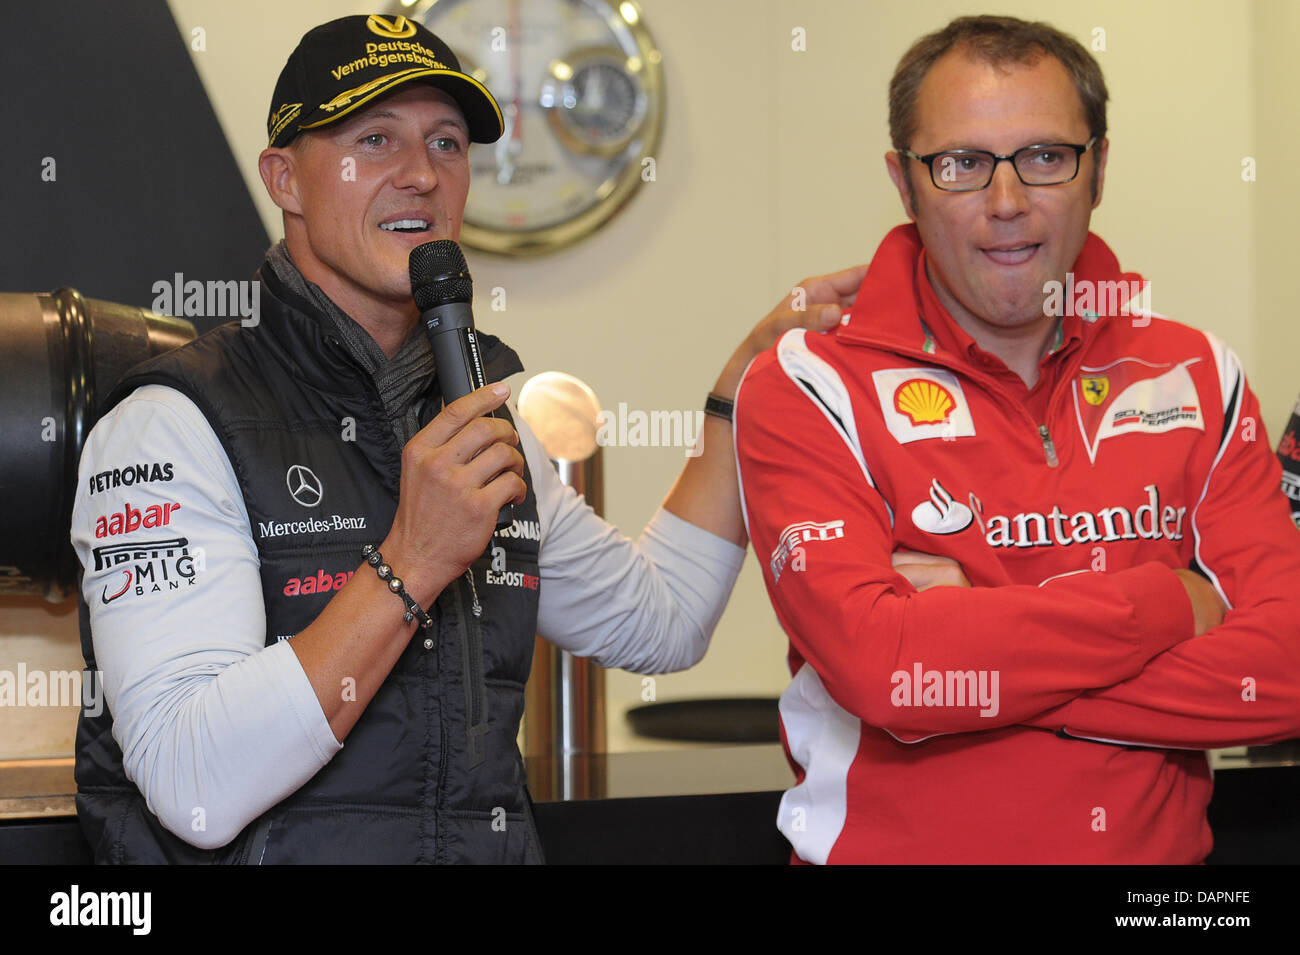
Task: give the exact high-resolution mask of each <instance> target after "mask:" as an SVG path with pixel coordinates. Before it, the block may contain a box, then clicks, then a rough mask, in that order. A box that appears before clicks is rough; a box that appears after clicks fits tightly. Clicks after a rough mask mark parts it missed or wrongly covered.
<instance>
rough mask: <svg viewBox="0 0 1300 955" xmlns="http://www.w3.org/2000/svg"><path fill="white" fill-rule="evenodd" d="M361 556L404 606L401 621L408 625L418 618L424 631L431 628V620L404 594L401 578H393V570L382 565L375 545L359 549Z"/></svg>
mask: <svg viewBox="0 0 1300 955" xmlns="http://www.w3.org/2000/svg"><path fill="white" fill-rule="evenodd" d="M361 556H362V557H364V558H365V559H366V563H367V564H369V565H370V566H371V567H373V568H375V573H377V574H378V575H379V579H380V580H382V581H383V582H384V583H386V584H388V589H389V590H391V591H392V592H393V593H395V594H397V596H399V597H401V598H402V603H403V604H405V605H406V613H404V614H402V619H403V620H405V621H406V622H407V623H410V622H411V621H412V620H415V619H417V618H418V619H419V621H420V626H422V627H423V628H424V629H425V630H428V629H430V628H431V627H432V626H433V618H432V617H430V616H429V615H428V614H427V613H425V612H424V611H423V610H421V609H420V605H419V604H418V603H416V602H415V598H413V597H412V596H411V595H410V594H408V593H407V592H406V587H405V585H404V584H403V583H402V578H401V577H394V576H393V568H391V567H389V566H388V565H387V564H385V563H384V558H383V555H382V554H380V553H379V551H377V550H376V549H375V545H374V544H367V545H366V546H365V547H363V548H361Z"/></svg>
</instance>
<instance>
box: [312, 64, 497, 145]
mask: <svg viewBox="0 0 1300 955" xmlns="http://www.w3.org/2000/svg"><path fill="white" fill-rule="evenodd" d="M423 76H447V77H454V78H456V79H458V80H464V81H465V82H466V83H469V84H470V85H471V86H473V87H474V88H475V89H477V90H478V91H479V92H481V93H482V94H483V95H484V96H485V97H486V98H487V101H488V102H489V103H491V104H492V110H493V112H495V113H496V118H497V134H496V136H494V137H493V139H492V141H495V140H496V139H499V138H500V137H501V135H502V134H503V133H504V132H505V128H506V124H505V120H504V118H503V117H502V116H501V107H500V106H498V105H497V101H496V97H495V96H493V95H492V93H491V92H490V91H489V90H488V88H487V87H486V86H484V85H483V84H482V83H480V82H479V81H478V80H476V79H474V77H472V76H470V75H468V74H467V73H458V72H456V71H455V70H402V71H401V72H400V73H393V74H391V75H389V76H381V77H380V78H379V79H377V80H371V81H370V82H369V83H363V84H362V85H361V86H358V87H357V88H356V90H349V91H348V92H345V93H340V94H339V95H338V96H336V97H334V99H333V100H331V102H336V101H338V100H340V99H344V98H345V97H347V96H348V95H349V94H350V93H355V92H356V91H357V90H367V92H366V93H365V95H363V96H362V97H361V98H360V99H358V100H357V101H356V102H355V103H350V104H348V105H347V106H344V107H343V108H341V109H339V110H338V111H336V112H334V113H331V114H330V115H329V116H326V117H325V118H324V119H318V120H317V121H316V122H314V123H304V124H302V125H300V126H299V127H298V129H300V130H303V129H315V128H317V127H318V126H327V125H329V124H330V123H336V122H338V121H339V120H340V119H341V118H342V117H344V116H346V115H348V114H349V113H351V112H352V111H353V110H355V109H357V108H359V107H361V106H364V105H365V104H366V103H368V102H370V101H371V100H373V99H375V98H376V97H378V96H382V95H383V94H385V93H387V92H388V91H389V90H391V89H392V88H393V87H395V86H400V85H401V84H403V83H409V82H411V81H412V80H417V79H419V78H421V77H423ZM375 84H379V85H377V86H376V85H375ZM372 86H373V87H374V88H373V89H371V87H372ZM323 105H324V104H322V106H323Z"/></svg>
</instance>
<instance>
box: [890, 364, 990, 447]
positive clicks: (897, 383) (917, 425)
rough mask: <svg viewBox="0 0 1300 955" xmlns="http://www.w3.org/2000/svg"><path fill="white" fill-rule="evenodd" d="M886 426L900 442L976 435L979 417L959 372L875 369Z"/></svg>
mask: <svg viewBox="0 0 1300 955" xmlns="http://www.w3.org/2000/svg"><path fill="white" fill-rule="evenodd" d="M871 378H872V381H873V382H874V383H875V386H876V397H878V398H879V399H880V411H881V414H882V415H883V416H884V419H885V427H886V428H888V429H889V433H890V434H892V435H893V436H894V438H895V439H896V440H897V441H898V443H899V444H908V443H909V442H912V441H924V440H926V439H928V438H938V439H940V440H946V441H953V440H956V439H957V438H973V437H974V436H975V421H974V419H973V418H971V413H970V405H969V404H967V403H966V395H965V393H964V392H963V391H962V390H961V382H959V381H958V380H957V376H956V375H954V374H953V373H952V372H950V371H945V370H944V369H942V368H886V369H883V370H881V371H876V372H872V374H871Z"/></svg>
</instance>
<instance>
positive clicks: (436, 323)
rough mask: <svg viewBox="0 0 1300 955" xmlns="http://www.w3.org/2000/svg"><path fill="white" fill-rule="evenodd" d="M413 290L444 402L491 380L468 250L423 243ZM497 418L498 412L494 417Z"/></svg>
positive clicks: (507, 516)
mask: <svg viewBox="0 0 1300 955" xmlns="http://www.w3.org/2000/svg"><path fill="white" fill-rule="evenodd" d="M410 272H411V294H412V295H413V296H415V304H416V307H418V308H419V309H420V320H421V321H423V322H424V327H425V329H426V331H428V333H429V342H430V344H432V345H433V363H434V367H435V368H436V369H437V374H438V387H439V389H440V390H441V391H442V403H443V405H444V406H446V405H449V404H451V403H452V402H453V401H455V400H457V399H458V398H463V397H465V395H467V394H469V393H470V392H471V391H476V390H477V389H479V388H482V387H483V386H484V385H486V384H487V379H486V378H485V377H484V375H483V361H482V359H481V358H480V357H479V347H478V336H477V335H476V334H475V333H474V312H473V309H471V308H470V303H471V302H472V301H473V300H474V282H473V280H472V279H471V278H470V274H469V266H468V265H466V264H465V254H464V253H463V252H461V250H460V246H459V245H457V244H456V243H455V242H453V241H452V240H451V239H438V240H437V241H435V242H426V243H424V245H417V246H416V247H415V248H414V249H412V250H411V258H410ZM492 417H496V415H492ZM513 521H514V509H513V508H512V507H511V506H510V505H509V504H506V505H505V506H504V507H502V508H501V513H500V514H499V515H498V516H497V527H509V526H510V524H511V523H513Z"/></svg>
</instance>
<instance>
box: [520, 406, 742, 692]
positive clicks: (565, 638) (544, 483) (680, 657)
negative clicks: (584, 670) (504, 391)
mask: <svg viewBox="0 0 1300 955" xmlns="http://www.w3.org/2000/svg"><path fill="white" fill-rule="evenodd" d="M514 417H515V426H516V428H517V429H518V431H519V438H520V443H521V444H522V446H523V451H524V457H525V458H526V459H527V461H528V467H529V470H530V471H531V472H532V475H533V487H534V489H535V493H536V495H537V510H538V515H539V518H540V524H541V537H542V547H541V554H540V570H539V574H540V576H541V579H542V582H541V592H540V594H539V602H540V606H539V608H538V615H537V630H538V633H539V634H540V635H541V636H543V637H545V638H546V639H547V640H549V641H550V642H551V643H554V644H555V645H556V646H558V647H562V648H563V649H565V650H568V651H569V652H571V653H573V654H575V655H576V656H580V657H591V658H592V659H593V660H594V661H595V662H596V663H598V664H599V665H600V666H603V667H621V668H622V669H625V670H631V671H632V672H634V673H666V672H669V671H671V670H684V669H686V668H687V667H690V666H693V665H694V664H696V663H698V662H699V660H700V659H701V658H702V657H703V656H704V651H705V650H707V649H708V646H709V638H710V637H711V636H712V634H713V629H714V627H716V626H717V624H718V619H719V618H720V617H721V616H722V610H723V608H724V607H725V606H726V604H727V598H728V597H729V596H730V595H731V588H732V585H734V584H735V582H736V575H737V574H739V573H740V567H741V564H742V563H744V560H745V549H744V548H743V547H737V546H736V545H735V544H733V543H732V542H731V541H729V540H726V539H724V538H721V537H718V536H717V535H715V534H711V533H709V532H708V531H706V530H703V529H702V528H699V527H696V526H695V525H694V524H691V523H690V522H689V521H684V520H682V519H681V518H680V517H677V516H676V515H675V514H671V513H669V512H668V511H666V510H664V509H663V508H662V507H661V508H660V509H659V510H658V511H657V512H656V513H655V515H654V517H653V518H652V519H651V520H650V523H649V524H648V525H646V528H645V530H644V531H643V532H642V534H641V538H640V540H639V541H637V542H636V543H633V542H632V541H630V540H628V539H627V538H626V537H624V536H623V535H622V534H620V533H619V532H618V530H617V529H616V528H614V527H612V526H610V525H609V524H607V523H606V522H605V521H604V520H603V519H602V518H600V517H599V516H597V515H596V512H595V511H593V510H592V509H591V508H590V507H589V506H588V505H587V503H586V502H585V501H583V499H582V498H581V497H579V496H578V494H577V492H576V491H574V490H573V489H572V488H571V487H568V486H567V485H565V484H563V483H561V481H560V478H559V475H558V474H556V472H555V468H554V467H553V466H552V465H551V462H550V461H549V460H548V459H547V457H546V452H545V451H544V450H543V449H542V447H541V444H540V442H539V441H538V440H537V438H536V436H535V435H534V434H533V432H532V431H531V430H530V429H529V427H528V425H527V423H525V422H524V421H523V419H522V418H521V417H520V416H519V414H518V413H517V412H516V413H515V416H514Z"/></svg>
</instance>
